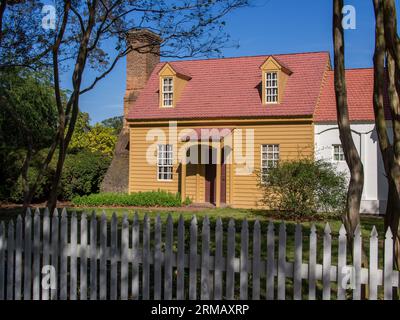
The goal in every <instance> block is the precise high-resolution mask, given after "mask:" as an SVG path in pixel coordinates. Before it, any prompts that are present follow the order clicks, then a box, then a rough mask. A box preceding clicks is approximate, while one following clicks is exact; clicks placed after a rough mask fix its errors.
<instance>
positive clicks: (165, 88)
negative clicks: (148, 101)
mask: <svg viewBox="0 0 400 320" xmlns="http://www.w3.org/2000/svg"><path fill="white" fill-rule="evenodd" d="M162 99H163V100H162V105H163V107H172V106H173V103H174V79H173V78H172V77H165V78H163V79H162Z"/></svg>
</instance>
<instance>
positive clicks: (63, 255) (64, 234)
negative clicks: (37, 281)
mask: <svg viewBox="0 0 400 320" xmlns="http://www.w3.org/2000/svg"><path fill="white" fill-rule="evenodd" d="M67 245H68V220H67V211H66V210H65V209H63V211H62V212H61V228H60V300H66V299H67V280H68V279H67V275H68V274H67V266H68V265H67V263H68V252H67V250H68V247H67Z"/></svg>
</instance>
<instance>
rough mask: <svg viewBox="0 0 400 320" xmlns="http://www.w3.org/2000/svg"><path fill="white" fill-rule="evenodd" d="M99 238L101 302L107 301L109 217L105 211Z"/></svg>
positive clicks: (101, 220)
mask: <svg viewBox="0 0 400 320" xmlns="http://www.w3.org/2000/svg"><path fill="white" fill-rule="evenodd" d="M99 237H100V239H99V240H100V259H99V260H100V262H99V294H100V300H106V299H107V216H106V213H105V212H104V211H103V213H102V215H101V218H100V234H99ZM96 259H97V258H96ZM96 265H97V262H96Z"/></svg>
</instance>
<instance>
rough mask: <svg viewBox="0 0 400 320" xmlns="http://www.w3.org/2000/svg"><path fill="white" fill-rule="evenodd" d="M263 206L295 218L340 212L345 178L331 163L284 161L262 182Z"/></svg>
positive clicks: (344, 196) (272, 169) (271, 169)
mask: <svg viewBox="0 0 400 320" xmlns="http://www.w3.org/2000/svg"><path fill="white" fill-rule="evenodd" d="M260 187H261V188H262V190H263V203H264V204H265V205H266V206H268V207H269V208H270V209H274V210H276V209H277V210H282V211H285V212H287V213H289V214H293V215H294V216H296V217H300V216H307V215H313V214H315V213H317V212H326V213H328V212H329V213H341V212H342V211H343V208H344V205H345V199H346V178H345V176H344V174H342V173H338V172H337V170H336V168H335V167H334V166H333V165H332V164H331V163H328V162H325V161H322V160H318V161H314V160H309V159H300V160H296V161H283V162H280V163H279V164H278V166H277V167H276V168H270V169H269V171H268V177H267V179H266V181H264V182H263V183H260Z"/></svg>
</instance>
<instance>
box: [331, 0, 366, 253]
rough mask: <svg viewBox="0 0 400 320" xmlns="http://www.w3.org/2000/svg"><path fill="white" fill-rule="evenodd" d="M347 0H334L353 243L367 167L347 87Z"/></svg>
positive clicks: (346, 221) (337, 80) (347, 221)
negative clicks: (352, 122)
mask: <svg viewBox="0 0 400 320" xmlns="http://www.w3.org/2000/svg"><path fill="white" fill-rule="evenodd" d="M342 8H343V0H334V1H333V42H334V65H335V71H334V74H335V95H336V109H337V118H338V126H339V133H340V141H341V142H342V147H343V152H344V155H345V159H346V162H347V165H348V167H349V170H350V182H349V188H348V192H347V201H346V209H345V213H344V215H343V220H344V221H343V222H344V225H345V227H346V230H347V237H348V241H349V243H350V244H351V245H352V243H353V238H354V231H355V229H356V228H357V226H358V225H359V224H360V204H361V196H362V191H363V187H364V168H363V164H362V162H361V159H360V155H359V154H358V151H357V148H356V146H355V144H354V141H353V137H352V135H351V129H350V120H349V112H348V105H347V87H346V77H345V63H344V31H343V26H342V20H343V14H342Z"/></svg>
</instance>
